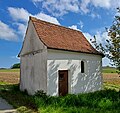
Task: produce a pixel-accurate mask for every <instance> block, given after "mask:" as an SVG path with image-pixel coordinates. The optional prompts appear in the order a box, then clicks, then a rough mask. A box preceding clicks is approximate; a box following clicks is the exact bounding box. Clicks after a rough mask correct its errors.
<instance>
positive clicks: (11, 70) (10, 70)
mask: <svg viewBox="0 0 120 113" xmlns="http://www.w3.org/2000/svg"><path fill="white" fill-rule="evenodd" d="M0 72H20V69H0Z"/></svg>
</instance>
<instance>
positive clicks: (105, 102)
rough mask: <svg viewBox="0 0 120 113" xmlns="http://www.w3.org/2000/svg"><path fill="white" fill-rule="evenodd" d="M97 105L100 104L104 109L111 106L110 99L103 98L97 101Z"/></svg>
mask: <svg viewBox="0 0 120 113" xmlns="http://www.w3.org/2000/svg"><path fill="white" fill-rule="evenodd" d="M98 106H100V108H104V109H107V108H110V107H112V101H110V100H109V99H106V98H103V99H101V100H100V102H99V103H98Z"/></svg>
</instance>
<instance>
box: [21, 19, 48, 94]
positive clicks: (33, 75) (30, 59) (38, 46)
mask: <svg viewBox="0 0 120 113" xmlns="http://www.w3.org/2000/svg"><path fill="white" fill-rule="evenodd" d="M20 61H21V69H20V75H21V76H20V89H21V90H22V91H24V90H27V91H28V93H29V94H34V93H35V92H36V91H37V90H44V91H45V92H47V71H46V70H47V48H46V46H44V44H43V43H42V42H41V41H40V40H39V38H38V36H37V34H36V32H35V29H34V27H33V24H32V22H31V21H30V23H29V25H28V31H27V33H26V37H25V40H24V44H23V48H22V51H21V53H20Z"/></svg>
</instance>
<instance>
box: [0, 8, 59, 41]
mask: <svg viewBox="0 0 120 113" xmlns="http://www.w3.org/2000/svg"><path fill="white" fill-rule="evenodd" d="M8 12H9V14H10V16H11V17H12V19H13V21H15V22H14V24H13V25H16V27H17V29H16V33H17V34H18V35H21V36H22V37H23V36H24V34H25V31H26V28H27V22H28V19H29V16H33V17H36V18H38V19H41V20H44V21H48V22H51V23H54V24H58V25H60V23H59V21H58V20H57V18H55V17H52V16H49V15H47V14H44V13H42V12H40V13H38V14H35V15H32V14H31V13H29V12H28V11H27V10H25V9H24V8H15V7H8ZM6 28H7V31H9V32H10V33H11V34H10V35H9V33H7V34H6V33H3V34H2V32H1V35H2V37H3V38H4V39H5V38H6V39H8V38H12V37H11V36H13V38H17V35H16V34H15V32H14V30H13V29H11V28H9V27H8V26H6ZM1 29H2V27H1ZM8 29H9V30H8ZM4 31H5V30H4ZM3 35H4V36H3Z"/></svg>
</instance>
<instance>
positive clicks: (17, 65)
mask: <svg viewBox="0 0 120 113" xmlns="http://www.w3.org/2000/svg"><path fill="white" fill-rule="evenodd" d="M16 68H20V63H17V64H13V66H12V67H11V69H16Z"/></svg>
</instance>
